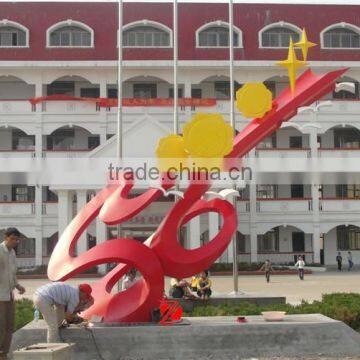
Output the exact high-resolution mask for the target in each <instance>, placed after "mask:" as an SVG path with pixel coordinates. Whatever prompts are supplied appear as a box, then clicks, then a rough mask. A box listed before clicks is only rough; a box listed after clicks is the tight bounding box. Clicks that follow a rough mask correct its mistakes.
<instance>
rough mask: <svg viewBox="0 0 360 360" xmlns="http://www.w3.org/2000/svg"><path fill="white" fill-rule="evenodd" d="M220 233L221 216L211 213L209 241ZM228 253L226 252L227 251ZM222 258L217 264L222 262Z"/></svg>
mask: <svg viewBox="0 0 360 360" xmlns="http://www.w3.org/2000/svg"><path fill="white" fill-rule="evenodd" d="M218 232H219V214H218V213H215V212H210V213H209V241H211V240H212V239H213V238H214V237H215V236H216V235H217V233H218ZM225 251H226V250H225ZM220 258H221V257H219V259H217V260H216V262H220Z"/></svg>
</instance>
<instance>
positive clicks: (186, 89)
mask: <svg viewBox="0 0 360 360" xmlns="http://www.w3.org/2000/svg"><path fill="white" fill-rule="evenodd" d="M184 97H186V98H191V78H188V77H186V78H185V83H184ZM185 116H186V121H189V120H190V118H191V107H190V106H187V107H186V108H185Z"/></svg>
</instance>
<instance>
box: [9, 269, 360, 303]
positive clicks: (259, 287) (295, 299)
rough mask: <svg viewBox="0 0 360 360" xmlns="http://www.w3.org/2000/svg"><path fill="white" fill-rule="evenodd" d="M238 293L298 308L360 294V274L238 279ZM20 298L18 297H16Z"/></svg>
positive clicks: (223, 286) (29, 286)
mask: <svg viewBox="0 0 360 360" xmlns="http://www.w3.org/2000/svg"><path fill="white" fill-rule="evenodd" d="M97 280H98V279H75V280H69V283H70V284H73V285H75V284H80V283H81V282H89V283H90V284H91V283H92V282H95V281H97ZM46 282H47V281H46V280H45V279H41V280H21V281H20V283H21V284H22V285H23V286H25V288H26V290H27V292H26V294H25V295H24V296H25V297H28V298H32V295H33V293H34V291H35V290H36V288H37V287H39V286H41V285H43V284H45V283H46ZM169 282H170V279H168V278H167V279H166V283H165V287H166V289H168V288H169ZM212 282H213V290H214V292H220V293H229V292H231V291H232V287H233V280H232V277H231V276H212ZM239 289H240V290H241V291H244V292H246V293H250V294H271V295H277V296H286V300H287V302H289V303H291V304H298V303H299V302H301V300H306V301H313V300H320V299H321V295H322V294H325V293H333V292H357V293H360V272H350V273H348V272H342V273H337V272H325V273H315V274H311V275H306V276H305V280H304V281H301V280H300V279H299V278H298V277H297V276H296V275H276V276H272V277H271V282H270V283H269V284H267V283H266V282H265V277H263V276H239ZM16 297H17V298H20V296H19V295H16Z"/></svg>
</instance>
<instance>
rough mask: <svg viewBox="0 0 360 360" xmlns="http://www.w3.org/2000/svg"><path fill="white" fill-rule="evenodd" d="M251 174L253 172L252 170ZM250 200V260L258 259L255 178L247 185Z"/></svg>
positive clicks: (255, 260)
mask: <svg viewBox="0 0 360 360" xmlns="http://www.w3.org/2000/svg"><path fill="white" fill-rule="evenodd" d="M253 176H255V173H254V172H253ZM249 190H250V192H249V200H250V259H251V262H252V263H253V262H257V261H258V254H257V252H258V249H257V247H258V243H257V229H256V228H257V216H256V203H257V200H256V180H255V179H253V180H252V181H251V182H250V185H249Z"/></svg>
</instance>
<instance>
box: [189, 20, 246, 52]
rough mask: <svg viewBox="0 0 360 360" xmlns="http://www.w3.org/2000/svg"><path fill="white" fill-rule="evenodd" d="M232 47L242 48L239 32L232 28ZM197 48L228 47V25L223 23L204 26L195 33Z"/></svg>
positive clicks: (218, 22)
mask: <svg viewBox="0 0 360 360" xmlns="http://www.w3.org/2000/svg"><path fill="white" fill-rule="evenodd" d="M233 39H234V41H233V43H234V47H242V33H241V30H240V29H238V28H235V27H234V36H233ZM196 46H197V47H228V46H229V25H228V24H227V23H225V22H223V21H216V22H213V23H209V24H205V25H204V26H202V27H201V28H199V29H198V30H197V31H196Z"/></svg>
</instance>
